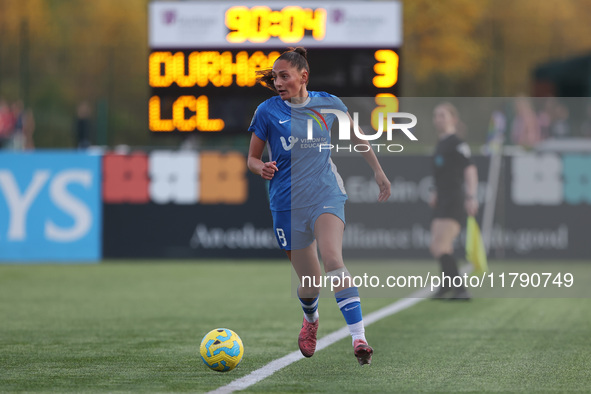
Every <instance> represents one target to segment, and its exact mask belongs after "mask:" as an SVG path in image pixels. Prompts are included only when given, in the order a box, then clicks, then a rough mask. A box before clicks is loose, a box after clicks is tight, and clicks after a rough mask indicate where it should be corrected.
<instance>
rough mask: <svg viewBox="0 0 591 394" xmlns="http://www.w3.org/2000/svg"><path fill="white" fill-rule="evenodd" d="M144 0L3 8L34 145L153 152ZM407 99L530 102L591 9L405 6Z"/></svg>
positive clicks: (443, 1) (4, 71) (503, 4)
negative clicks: (81, 139)
mask: <svg viewBox="0 0 591 394" xmlns="http://www.w3.org/2000/svg"><path fill="white" fill-rule="evenodd" d="M148 3H149V0H98V1H86V0H69V1H65V0H0V98H2V97H3V98H6V99H8V100H9V101H14V100H17V99H23V100H24V101H25V105H26V106H27V107H30V108H32V109H33V111H34V114H35V119H36V128H37V130H36V132H35V141H36V145H37V146H38V147H73V146H75V144H76V141H75V138H74V131H75V130H74V117H75V114H76V108H77V107H78V105H79V104H80V103H82V102H85V101H87V102H89V103H90V104H91V107H92V109H93V110H92V114H91V118H92V120H93V124H94V126H93V132H92V136H91V140H92V143H94V144H101V145H116V144H128V145H161V144H164V143H165V141H167V140H164V139H161V138H156V137H154V136H151V135H150V134H149V132H148V131H147V100H148V86H147V61H146V60H147V56H148V43H147V41H148V39H147V6H148ZM402 3H403V12H404V26H403V28H404V44H403V48H402V55H401V59H402V73H401V83H402V92H403V95H404V96H408V97H412V96H482V97H484V96H513V95H516V94H526V95H527V94H531V80H530V79H531V72H532V70H533V68H534V67H535V66H536V65H538V64H540V63H544V62H546V61H549V60H555V59H565V58H568V57H571V56H574V55H579V54H585V53H589V52H591V23H589V15H591V0H402Z"/></svg>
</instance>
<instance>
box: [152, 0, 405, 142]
mask: <svg viewBox="0 0 591 394" xmlns="http://www.w3.org/2000/svg"><path fill="white" fill-rule="evenodd" d="M401 21H402V9H401V4H400V3H399V2H398V1H395V2H392V1H390V2H388V1H385V2H384V1H380V2H299V3H297V4H295V3H289V2H283V1H273V2H268V3H258V2H224V1H217V2H202V1H199V2H192V1H179V2H170V1H166V2H158V1H156V2H152V3H150V6H149V44H150V55H149V58H148V75H149V86H150V98H149V102H148V109H149V111H148V113H149V128H150V131H151V132H154V133H171V132H175V133H190V132H198V133H212V134H214V133H221V134H230V133H239V132H244V131H246V129H247V128H248V125H249V123H250V120H251V118H252V115H253V113H254V111H255V109H256V107H257V106H258V105H259V104H260V103H261V102H263V101H264V100H266V99H267V98H269V97H271V96H272V95H273V94H275V93H273V92H272V91H270V90H269V89H266V88H264V87H262V86H260V85H257V84H256V71H257V70H263V69H267V68H271V67H272V66H273V63H274V61H275V59H277V57H278V56H279V55H280V54H281V53H282V52H283V51H285V50H286V49H287V48H288V47H294V46H304V47H305V48H306V49H307V50H308V61H309V63H310V83H309V85H308V89H309V90H321V91H326V92H328V93H331V94H334V95H336V96H340V97H375V98H376V105H378V106H379V105H380V98H381V97H388V98H389V99H388V100H387V101H388V103H392V99H391V97H395V96H396V95H397V92H398V85H399V84H398V81H399V63H400V59H399V51H400V47H401V44H402V22H401ZM388 105H389V106H391V104H388ZM389 110H396V108H394V109H393V108H389Z"/></svg>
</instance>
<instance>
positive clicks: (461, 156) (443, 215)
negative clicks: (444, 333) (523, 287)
mask: <svg viewBox="0 0 591 394" xmlns="http://www.w3.org/2000/svg"><path fill="white" fill-rule="evenodd" d="M433 124H434V125H435V129H436V131H437V134H438V136H439V142H438V143H437V146H436V148H435V154H434V155H433V172H434V177H435V191H434V193H433V196H432V199H431V207H432V208H433V220H432V222H431V245H430V248H431V254H432V255H433V257H435V258H436V259H438V260H439V263H440V265H441V271H442V273H444V274H445V276H449V277H450V278H452V280H453V278H454V277H456V276H459V272H458V266H457V262H456V259H455V257H454V256H453V249H454V248H453V243H454V241H455V239H456V237H457V236H458V234H459V233H460V229H461V225H462V223H465V222H466V214H468V215H470V216H473V215H476V213H477V212H478V200H477V199H476V189H477V186H478V172H477V170H476V166H475V165H474V164H473V163H472V160H471V157H470V148H469V147H468V144H466V143H465V142H464V141H462V140H461V139H460V138H459V137H458V136H457V134H456V133H457V129H458V125H459V124H460V118H459V115H458V111H457V109H456V108H455V107H454V106H453V105H452V104H451V103H447V102H445V103H442V104H439V105H438V106H437V107H435V110H434V111H433ZM452 290H453V292H452V295H451V297H450V298H451V299H464V300H468V299H470V294H469V293H468V291H467V290H466V289H465V288H464V287H463V286H461V287H454V286H453V285H451V284H450V283H449V282H445V281H444V283H443V285H442V286H441V287H440V288H439V290H438V291H437V293H435V298H443V297H444V295H446V294H447V293H449V292H450V291H452Z"/></svg>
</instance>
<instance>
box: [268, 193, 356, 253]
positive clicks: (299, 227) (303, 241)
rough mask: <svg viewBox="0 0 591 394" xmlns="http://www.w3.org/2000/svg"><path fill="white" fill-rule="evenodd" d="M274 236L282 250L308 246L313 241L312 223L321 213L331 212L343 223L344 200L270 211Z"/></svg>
mask: <svg viewBox="0 0 591 394" xmlns="http://www.w3.org/2000/svg"><path fill="white" fill-rule="evenodd" d="M271 213H272V214H273V227H274V229H275V238H277V243H278V244H279V247H280V248H281V249H284V250H297V249H304V248H306V247H308V246H309V245H310V244H311V243H312V242H313V241H314V224H315V223H316V219H318V217H319V216H320V215H322V214H323V213H331V214H333V215H335V216H336V217H338V218H339V219H341V220H342V221H343V223H345V201H344V200H343V199H342V198H339V199H333V200H329V201H328V202H326V201H325V202H323V203H321V204H316V205H312V206H309V207H305V208H297V209H292V210H291V211H271Z"/></svg>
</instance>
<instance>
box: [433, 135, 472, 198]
mask: <svg viewBox="0 0 591 394" xmlns="http://www.w3.org/2000/svg"><path fill="white" fill-rule="evenodd" d="M470 164H472V159H471V155H470V147H469V146H468V144H466V143H465V142H464V141H462V140H461V139H460V138H458V136H457V135H455V134H450V135H448V136H446V137H444V138H443V139H440V140H439V142H438V143H437V146H436V147H435V154H434V155H433V174H434V177H435V188H436V191H437V199H438V200H442V199H455V198H461V199H462V200H463V195H464V169H465V168H466V167H468V166H469V165H470Z"/></svg>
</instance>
